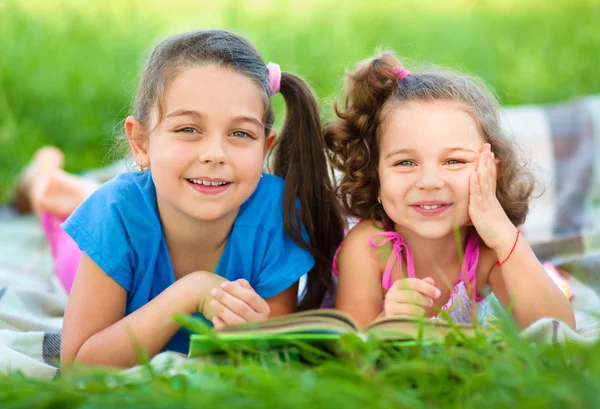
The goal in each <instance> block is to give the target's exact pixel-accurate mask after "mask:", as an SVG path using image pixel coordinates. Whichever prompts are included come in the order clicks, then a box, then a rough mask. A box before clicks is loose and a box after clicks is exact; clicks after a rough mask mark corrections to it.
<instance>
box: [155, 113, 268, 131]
mask: <svg viewBox="0 0 600 409" xmlns="http://www.w3.org/2000/svg"><path fill="white" fill-rule="evenodd" d="M177 116H193V117H195V118H196V119H202V118H204V117H205V115H203V114H201V113H200V112H198V111H193V110H189V109H178V110H177V111H173V112H171V113H169V114H168V115H166V116H165V118H173V117H177ZM231 122H235V123H242V122H250V123H252V124H254V125H256V126H258V127H259V128H261V129H262V128H264V125H263V123H262V122H261V121H259V120H258V119H256V118H254V117H252V116H245V115H239V116H236V117H235V118H233V119H232V120H231Z"/></svg>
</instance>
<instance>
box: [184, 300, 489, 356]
mask: <svg viewBox="0 0 600 409" xmlns="http://www.w3.org/2000/svg"><path fill="white" fill-rule="evenodd" d="M476 330H477V328H476V327H474V326H472V325H465V324H451V323H447V322H446V321H442V320H428V319H416V318H411V317H393V318H384V319H380V320H377V321H375V322H374V323H372V324H371V325H369V326H367V327H365V328H362V329H361V328H360V327H359V326H358V324H357V323H356V322H355V321H354V320H353V319H352V318H351V317H350V316H349V315H347V314H344V313H342V312H340V311H337V310H332V309H320V310H310V311H303V312H299V313H295V314H290V315H286V316H283V317H276V318H271V319H268V320H265V321H262V322H258V323H247V324H239V325H230V326H227V327H225V328H222V329H220V330H216V329H213V330H210V331H209V332H208V333H205V334H192V335H191V338H190V349H189V353H188V357H190V358H193V357H196V356H201V355H207V354H212V353H217V352H224V351H228V350H229V351H231V350H235V351H238V350H245V351H252V350H267V349H274V348H280V347H288V346H294V345H300V344H308V345H312V346H316V347H320V348H322V347H325V348H331V347H332V346H334V344H335V342H336V341H337V340H339V339H340V338H341V337H342V336H343V335H344V334H349V333H351V334H352V333H353V334H357V335H358V336H359V337H361V338H362V339H366V337H367V336H369V335H372V336H374V337H375V338H377V339H379V340H382V341H385V342H393V343H395V344H401V343H409V344H412V345H414V341H415V340H425V341H428V342H429V343H430V342H439V343H441V342H443V340H444V339H445V338H446V336H447V335H448V334H450V333H455V334H458V335H460V336H463V337H471V336H475V333H476Z"/></svg>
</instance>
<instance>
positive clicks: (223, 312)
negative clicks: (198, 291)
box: [210, 300, 247, 325]
mask: <svg viewBox="0 0 600 409" xmlns="http://www.w3.org/2000/svg"><path fill="white" fill-rule="evenodd" d="M210 306H211V308H212V309H213V311H215V312H216V314H215V316H218V317H219V318H220V319H221V320H222V321H223V322H224V323H225V325H231V324H242V323H244V322H247V320H245V319H244V318H243V317H241V316H240V315H239V314H236V313H235V312H234V311H232V310H231V309H230V308H227V306H226V305H225V304H223V303H221V302H219V301H217V300H211V302H210ZM213 320H214V317H213Z"/></svg>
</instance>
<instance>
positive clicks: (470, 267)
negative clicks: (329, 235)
mask: <svg viewBox="0 0 600 409" xmlns="http://www.w3.org/2000/svg"><path fill="white" fill-rule="evenodd" d="M377 237H382V238H383V239H382V240H380V241H379V242H377V243H376V242H375V241H374V240H373V239H374V238H377ZM389 242H391V243H392V252H391V254H390V256H389V257H388V260H387V262H386V264H385V268H384V270H383V276H382V279H381V286H382V287H383V289H384V290H389V289H390V287H391V286H392V284H393V283H394V280H393V279H392V276H391V273H392V268H393V266H394V264H395V263H398V264H399V265H400V268H402V252H403V251H404V253H405V257H406V267H407V270H408V271H407V275H408V277H409V278H413V277H415V276H416V275H415V267H414V263H413V257H412V252H411V250H410V247H409V246H408V245H407V244H406V243H405V242H404V239H403V238H402V236H401V235H400V233H397V232H395V231H385V232H379V233H375V234H373V235H371V237H369V244H370V245H371V247H382V246H385V245H386V244H387V243H389ZM340 249H341V245H340V247H339V248H338V250H337V252H336V253H335V257H334V259H333V273H334V274H335V275H336V276H338V269H337V259H338V255H339V252H340ZM478 261H479V242H478V241H477V236H476V235H475V233H474V232H471V233H470V234H469V236H468V237H467V245H466V247H465V252H464V260H463V266H462V268H461V271H460V278H459V279H458V281H457V282H456V283H454V288H453V289H452V291H451V293H450V299H449V300H448V302H447V303H446V304H445V305H444V306H443V307H442V309H443V310H448V312H449V314H450V317H451V318H452V320H453V321H454V322H456V323H472V322H473V316H475V314H474V309H475V308H476V310H477V311H476V316H477V319H478V320H479V322H480V323H481V324H485V323H490V322H492V321H494V320H495V319H494V317H493V314H492V311H491V308H490V306H489V305H488V302H487V297H486V298H484V297H480V296H478V295H477V277H476V271H477V263H478ZM468 289H470V290H471V293H470V294H469V291H468ZM473 301H474V302H473ZM434 318H436V319H437V318H440V317H439V315H438V316H436V317H434Z"/></svg>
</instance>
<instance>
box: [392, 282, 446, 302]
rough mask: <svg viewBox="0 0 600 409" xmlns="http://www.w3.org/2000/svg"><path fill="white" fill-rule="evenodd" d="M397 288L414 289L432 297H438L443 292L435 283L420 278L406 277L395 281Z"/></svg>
mask: <svg viewBox="0 0 600 409" xmlns="http://www.w3.org/2000/svg"><path fill="white" fill-rule="evenodd" d="M394 286H395V287H396V288H397V290H414V291H418V292H420V293H421V294H423V295H426V296H427V297H431V298H438V297H439V296H440V294H441V292H440V290H439V289H438V288H437V287H436V286H434V285H433V284H429V283H428V282H426V281H424V280H421V279H420V278H405V279H402V280H397V281H396V282H394Z"/></svg>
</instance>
